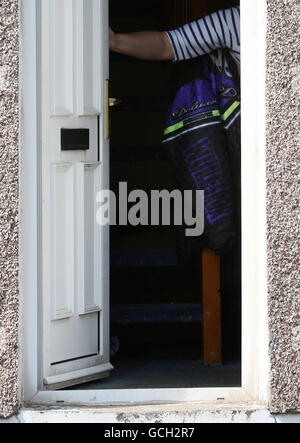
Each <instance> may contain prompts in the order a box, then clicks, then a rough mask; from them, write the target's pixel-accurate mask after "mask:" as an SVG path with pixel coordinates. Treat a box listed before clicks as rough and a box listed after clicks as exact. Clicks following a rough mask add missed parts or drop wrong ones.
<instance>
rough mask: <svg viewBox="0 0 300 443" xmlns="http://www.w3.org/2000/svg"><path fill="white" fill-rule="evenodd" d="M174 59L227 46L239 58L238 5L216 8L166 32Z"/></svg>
mask: <svg viewBox="0 0 300 443" xmlns="http://www.w3.org/2000/svg"><path fill="white" fill-rule="evenodd" d="M166 34H167V35H168V37H169V39H170V42H171V45H172V47H173V52H174V57H175V60H176V61H181V60H187V59H190V58H196V57H199V56H202V55H204V54H210V53H211V52H213V51H215V50H216V49H221V48H229V50H230V51H231V53H232V55H233V56H234V58H235V59H236V61H237V62H238V61H239V57H240V8H239V7H234V8H230V9H226V10H224V11H218V12H215V13H214V14H211V15H209V16H207V17H204V18H202V19H200V20H197V21H195V22H192V23H188V24H186V25H185V26H183V27H182V28H178V29H175V30H174V31H167V32H166Z"/></svg>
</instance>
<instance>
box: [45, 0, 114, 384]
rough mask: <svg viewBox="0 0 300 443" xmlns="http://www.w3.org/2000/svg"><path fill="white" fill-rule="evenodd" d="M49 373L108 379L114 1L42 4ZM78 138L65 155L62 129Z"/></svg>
mask: <svg viewBox="0 0 300 443" xmlns="http://www.w3.org/2000/svg"><path fill="white" fill-rule="evenodd" d="M41 30H42V32H41V38H42V53H41V64H42V71H41V86H42V106H41V109H42V128H41V149H42V198H43V203H42V242H43V245H42V246H43V248H42V250H43V254H42V261H43V354H44V356H43V373H44V385H45V388H46V389H57V388H63V387H65V386H70V385H73V384H77V383H82V382H83V381H89V380H92V379H93V380H95V379H96V378H102V377H104V376H107V374H108V373H109V371H110V370H111V369H112V366H111V365H110V363H109V285H108V281H109V279H108V277H109V240H108V236H109V230H108V228H101V227H100V226H99V225H98V224H97V222H96V212H97V205H96V201H97V200H96V195H97V193H98V192H99V191H100V190H101V189H108V186H109V172H108V167H109V166H108V165H109V163H108V160H109V151H108V150H109V141H108V140H107V139H106V136H105V129H104V128H105V126H106V124H105V122H106V114H105V113H106V106H105V103H106V101H107V98H106V87H105V84H106V80H107V79H108V75H109V72H108V70H109V67H108V40H107V39H108V1H107V0H101V1H100V0H43V1H42V2H41ZM65 129H68V130H73V129H85V131H84V145H83V144H82V143H81V141H78V140H77V139H76V137H77V138H78V137H79V135H78V134H82V131H80V132H79V133H78V132H76V133H75V134H74V137H73V139H72V138H71V142H70V143H68V146H67V150H63V149H62V130H65Z"/></svg>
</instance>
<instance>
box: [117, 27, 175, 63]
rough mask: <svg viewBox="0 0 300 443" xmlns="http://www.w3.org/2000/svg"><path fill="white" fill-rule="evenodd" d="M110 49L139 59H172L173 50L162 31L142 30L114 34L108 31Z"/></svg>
mask: <svg viewBox="0 0 300 443" xmlns="http://www.w3.org/2000/svg"><path fill="white" fill-rule="evenodd" d="M109 47H110V50H111V51H115V52H118V53H119V54H124V55H129V56H131V57H136V58H139V59H141V60H157V61H159V60H173V59H174V52H173V48H172V45H171V43H170V40H169V38H168V36H167V34H165V33H164V32H159V31H143V32H135V33H132V34H116V33H114V32H113V31H112V30H111V29H110V31H109Z"/></svg>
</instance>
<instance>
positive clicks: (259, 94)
mask: <svg viewBox="0 0 300 443" xmlns="http://www.w3.org/2000/svg"><path fill="white" fill-rule="evenodd" d="M40 1H41V0H20V5H21V12H20V19H21V87H20V95H21V137H20V155H21V195H20V199H21V200H20V214H21V221H20V222H21V241H20V300H21V309H22V316H21V317H22V319H21V322H20V337H22V342H21V357H20V363H21V364H20V377H21V380H22V387H23V389H22V401H24V402H26V403H27V404H40V405H41V404H44V405H55V404H56V403H59V404H60V405H62V404H65V405H77V406H78V405H105V404H110V405H111V404H128V403H130V404H133V403H149V402H165V403H170V402H218V405H220V403H223V402H225V403H227V404H228V402H230V403H237V402H241V401H243V402H249V403H253V402H255V403H257V404H261V405H262V406H267V404H268V400H269V358H268V309H267V305H268V296H267V258H266V256H267V241H266V232H267V230H266V167H265V166H266V159H265V147H266V137H265V121H266V116H265V113H266V111H265V108H266V106H265V84H266V81H265V80H266V47H265V44H264V42H266V28H267V26H266V24H267V9H266V0H252V1H251V2H249V1H247V0H241V6H242V8H241V16H242V17H241V18H242V20H241V26H242V95H243V109H242V196H243V203H242V205H243V334H242V335H243V336H242V343H243V358H242V388H234V389H231V388H224V389H221V388H214V389H148V390H139V389H137V390H103V391H101V390H99V391H59V392H49V391H48V392H45V391H42V390H41V389H42V374H41V371H40V361H41V349H40V344H41V340H40V334H39V331H41V330H42V329H41V327H40V326H41V325H40V324H39V322H40V320H39V319H40V318H41V315H39V312H40V303H39V300H40V299H41V285H40V281H41V279H42V276H41V272H40V266H39V263H40V258H41V256H42V251H41V250H40V248H39V245H40V241H39V232H40V230H39V223H40V192H39V182H40V177H39V171H40V169H41V168H40V167H39V165H40V149H39V148H40V138H39V89H40V79H39V57H38V53H39V51H38V49H39V48H38V45H39V41H40V38H39V34H40V31H39V12H40V8H39V5H40Z"/></svg>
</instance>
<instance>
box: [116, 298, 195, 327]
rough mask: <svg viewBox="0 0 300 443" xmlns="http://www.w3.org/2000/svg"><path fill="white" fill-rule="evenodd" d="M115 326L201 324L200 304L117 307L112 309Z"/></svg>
mask: <svg viewBox="0 0 300 443" xmlns="http://www.w3.org/2000/svg"><path fill="white" fill-rule="evenodd" d="M111 322H112V323H113V324H123V325H124V324H125V325H127V324H131V323H136V324H139V323H201V322H202V308H201V305H200V304H188V303H187V304H144V305H115V306H112V308H111Z"/></svg>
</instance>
